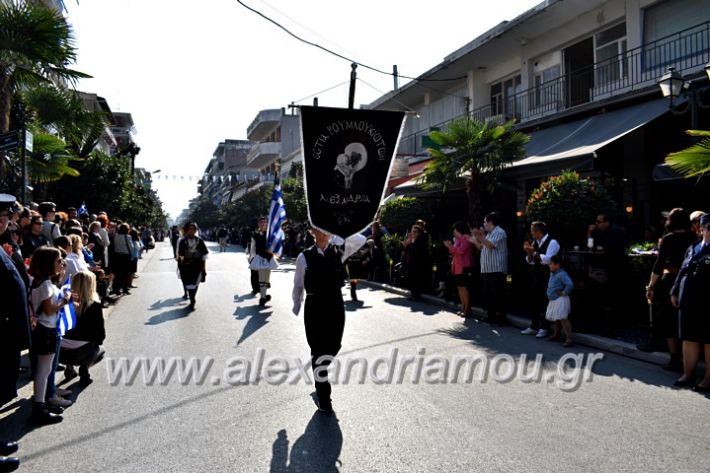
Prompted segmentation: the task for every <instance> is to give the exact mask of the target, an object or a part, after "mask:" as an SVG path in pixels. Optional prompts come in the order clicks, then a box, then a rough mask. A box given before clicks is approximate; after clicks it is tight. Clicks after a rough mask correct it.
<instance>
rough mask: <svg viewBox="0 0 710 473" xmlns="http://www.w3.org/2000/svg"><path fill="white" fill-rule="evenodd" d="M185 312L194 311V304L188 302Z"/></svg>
mask: <svg viewBox="0 0 710 473" xmlns="http://www.w3.org/2000/svg"><path fill="white" fill-rule="evenodd" d="M187 310H190V311H193V310H195V303H194V302H190V305H189V306H187Z"/></svg>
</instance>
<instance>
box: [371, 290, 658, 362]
mask: <svg viewBox="0 0 710 473" xmlns="http://www.w3.org/2000/svg"><path fill="white" fill-rule="evenodd" d="M360 284H365V285H366V286H369V287H372V288H375V289H382V290H385V291H387V292H391V293H394V294H398V295H400V296H405V297H408V296H409V295H410V292H409V291H408V290H407V289H402V288H401V287H395V286H391V285H389V284H383V283H377V282H372V281H366V280H364V279H361V280H360ZM422 298H423V299H424V300H425V301H426V302H429V303H431V304H433V305H437V306H439V307H442V308H444V309H448V310H451V311H457V310H459V306H458V305H457V304H454V303H451V302H448V301H445V300H444V299H440V298H438V297H434V296H431V295H428V294H422ZM472 311H473V312H474V313H475V314H476V315H484V314H485V311H484V310H483V309H482V308H480V307H473V308H472ZM508 323H510V325H511V326H513V327H517V328H521V329H522V328H526V327H528V326H529V325H530V320H529V319H526V318H524V317H519V316H517V315H510V314H509V315H508ZM574 341H575V343H579V344H580V345H584V346H588V347H592V348H597V349H599V350H604V351H607V352H610V353H614V354H616V355H621V356H625V357H628V358H634V359H636V360H641V361H645V362H647V363H653V364H656V365H664V364H666V363H668V361H669V359H670V355H669V354H668V353H662V352H651V353H647V352H643V351H641V350H639V349H638V348H636V345H634V344H631V343H628V342H624V341H622V340H615V339H613V338H607V337H602V336H600V335H590V334H586V333H575V334H574Z"/></svg>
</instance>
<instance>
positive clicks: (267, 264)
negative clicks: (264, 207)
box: [249, 217, 278, 307]
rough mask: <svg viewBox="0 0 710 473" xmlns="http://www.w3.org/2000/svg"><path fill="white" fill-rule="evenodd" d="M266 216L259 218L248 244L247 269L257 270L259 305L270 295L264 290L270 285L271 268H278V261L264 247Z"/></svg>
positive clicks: (268, 298)
mask: <svg viewBox="0 0 710 473" xmlns="http://www.w3.org/2000/svg"><path fill="white" fill-rule="evenodd" d="M266 228H267V221H266V217H260V218H259V226H258V228H257V230H256V231H255V232H254V233H252V234H251V243H250V245H249V261H250V263H249V269H251V270H252V271H258V274H259V293H260V294H261V297H260V298H259V305H260V306H262V307H263V306H265V305H266V303H267V302H268V301H270V300H271V296H270V295H268V294H267V293H266V291H267V290H268V289H269V288H270V287H271V283H270V282H269V280H270V279H271V270H272V269H276V268H278V263H276V259H274V254H273V253H272V252H271V251H270V250H268V249H267V247H266Z"/></svg>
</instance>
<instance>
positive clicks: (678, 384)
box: [673, 378, 695, 389]
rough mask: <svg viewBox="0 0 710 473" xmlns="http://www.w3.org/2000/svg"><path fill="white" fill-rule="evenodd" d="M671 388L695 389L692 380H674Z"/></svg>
mask: <svg viewBox="0 0 710 473" xmlns="http://www.w3.org/2000/svg"><path fill="white" fill-rule="evenodd" d="M673 387H675V388H681V389H689V388H693V387H695V380H694V379H692V378H689V379H685V380H682V381H681V380H680V379H678V380H676V382H675V383H673Z"/></svg>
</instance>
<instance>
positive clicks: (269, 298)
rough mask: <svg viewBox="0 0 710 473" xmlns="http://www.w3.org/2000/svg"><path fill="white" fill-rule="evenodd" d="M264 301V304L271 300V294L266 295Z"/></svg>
mask: <svg viewBox="0 0 710 473" xmlns="http://www.w3.org/2000/svg"><path fill="white" fill-rule="evenodd" d="M264 299H266V302H269V301H270V300H271V294H267V295H266V297H264Z"/></svg>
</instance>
